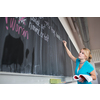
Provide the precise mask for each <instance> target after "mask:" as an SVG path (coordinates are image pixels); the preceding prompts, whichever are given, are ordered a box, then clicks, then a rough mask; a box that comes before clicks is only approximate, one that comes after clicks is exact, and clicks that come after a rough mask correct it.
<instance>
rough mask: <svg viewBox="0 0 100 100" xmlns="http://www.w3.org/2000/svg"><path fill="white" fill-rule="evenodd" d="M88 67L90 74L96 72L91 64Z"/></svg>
mask: <svg viewBox="0 0 100 100" xmlns="http://www.w3.org/2000/svg"><path fill="white" fill-rule="evenodd" d="M87 67H88V73H91V72H92V71H93V70H94V67H93V66H92V64H90V63H89V65H88V66H87Z"/></svg>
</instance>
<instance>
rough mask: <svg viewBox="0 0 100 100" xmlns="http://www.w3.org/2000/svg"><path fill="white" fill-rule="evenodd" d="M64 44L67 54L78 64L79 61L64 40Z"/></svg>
mask: <svg viewBox="0 0 100 100" xmlns="http://www.w3.org/2000/svg"><path fill="white" fill-rule="evenodd" d="M63 44H64V46H65V49H66V52H67V54H68V56H69V57H70V58H71V59H72V60H73V61H74V62H76V59H77V58H76V57H74V56H73V55H72V53H71V52H70V51H69V49H68V48H67V42H66V41H64V40H63Z"/></svg>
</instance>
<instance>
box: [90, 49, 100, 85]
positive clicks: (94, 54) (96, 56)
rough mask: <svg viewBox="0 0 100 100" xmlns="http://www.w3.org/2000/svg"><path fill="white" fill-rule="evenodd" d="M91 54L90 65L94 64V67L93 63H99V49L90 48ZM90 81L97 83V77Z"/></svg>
mask: <svg viewBox="0 0 100 100" xmlns="http://www.w3.org/2000/svg"><path fill="white" fill-rule="evenodd" d="M91 55H92V61H91V64H92V65H93V66H94V68H95V63H100V49H97V50H92V51H91ZM95 71H96V69H95ZM92 83H94V84H98V79H96V80H94V81H93V82H92Z"/></svg>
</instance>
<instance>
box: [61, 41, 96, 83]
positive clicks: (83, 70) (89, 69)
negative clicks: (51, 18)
mask: <svg viewBox="0 0 100 100" xmlns="http://www.w3.org/2000/svg"><path fill="white" fill-rule="evenodd" d="M63 43H64V46H65V49H66V52H67V54H68V56H69V57H70V58H71V59H72V60H73V61H74V62H75V63H76V68H75V74H76V75H79V74H85V75H89V76H91V77H92V79H93V80H96V74H95V71H94V67H93V66H92V65H91V64H90V63H89V62H90V61H91V59H92V56H91V53H90V50H89V49H87V48H83V49H81V51H80V53H79V55H78V58H75V57H74V56H73V55H72V53H71V52H70V51H69V49H68V48H67V46H66V45H67V42H66V41H63ZM77 82H78V84H92V83H91V82H88V81H86V80H85V78H84V77H83V78H81V80H78V81H77Z"/></svg>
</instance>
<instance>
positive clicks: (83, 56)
mask: <svg viewBox="0 0 100 100" xmlns="http://www.w3.org/2000/svg"><path fill="white" fill-rule="evenodd" d="M78 58H79V59H81V60H83V59H86V56H85V52H84V50H83V49H82V50H81V51H80V53H79V55H78Z"/></svg>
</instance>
